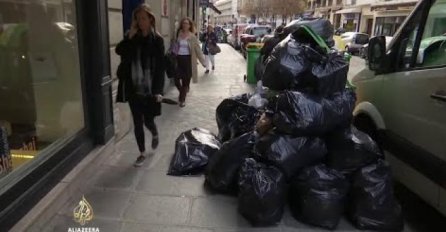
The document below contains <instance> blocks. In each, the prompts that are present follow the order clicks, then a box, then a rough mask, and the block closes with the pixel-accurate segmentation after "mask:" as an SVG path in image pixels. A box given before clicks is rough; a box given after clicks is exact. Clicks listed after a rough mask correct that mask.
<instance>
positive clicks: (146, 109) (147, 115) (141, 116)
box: [129, 97, 158, 152]
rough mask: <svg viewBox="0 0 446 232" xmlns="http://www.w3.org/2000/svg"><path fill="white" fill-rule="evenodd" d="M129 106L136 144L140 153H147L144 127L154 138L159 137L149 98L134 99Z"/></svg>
mask: <svg viewBox="0 0 446 232" xmlns="http://www.w3.org/2000/svg"><path fill="white" fill-rule="evenodd" d="M129 105H130V110H131V112H132V116H133V125H134V127H135V128H134V131H135V137H136V143H137V144H138V148H139V151H140V152H145V151H146V146H145V138H144V125H145V126H146V127H147V129H149V131H150V132H151V133H152V135H153V136H158V129H157V128H156V125H155V116H154V115H153V112H151V109H150V106H149V105H150V104H149V101H148V99H147V98H144V97H133V98H131V99H130V100H129Z"/></svg>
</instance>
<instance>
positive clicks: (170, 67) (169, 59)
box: [164, 40, 179, 78]
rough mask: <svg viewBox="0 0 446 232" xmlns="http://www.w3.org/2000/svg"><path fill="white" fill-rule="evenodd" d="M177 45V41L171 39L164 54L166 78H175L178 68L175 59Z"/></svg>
mask: <svg viewBox="0 0 446 232" xmlns="http://www.w3.org/2000/svg"><path fill="white" fill-rule="evenodd" d="M178 50H179V45H178V42H176V41H174V40H172V42H171V43H170V47H169V49H168V50H167V53H166V55H165V57H164V58H165V64H166V75H167V77H168V78H175V77H176V75H177V69H178V61H177V55H178Z"/></svg>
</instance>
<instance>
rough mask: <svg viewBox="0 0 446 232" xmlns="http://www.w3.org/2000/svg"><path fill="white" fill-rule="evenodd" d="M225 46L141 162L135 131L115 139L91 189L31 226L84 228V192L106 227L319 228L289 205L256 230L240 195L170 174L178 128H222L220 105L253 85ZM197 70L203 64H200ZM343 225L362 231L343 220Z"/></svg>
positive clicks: (160, 231)
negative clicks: (78, 210)
mask: <svg viewBox="0 0 446 232" xmlns="http://www.w3.org/2000/svg"><path fill="white" fill-rule="evenodd" d="M221 48H222V53H221V54H219V55H218V56H217V57H216V61H217V65H216V70H215V71H214V72H211V74H209V75H207V76H206V75H204V74H203V75H202V76H201V77H200V81H199V83H198V84H192V86H191V90H190V93H189V96H188V99H187V105H186V107H185V108H179V107H176V106H168V105H163V107H164V108H163V115H162V116H161V117H159V118H158V119H157V123H158V127H159V130H160V136H161V138H160V146H159V148H158V150H157V151H156V153H155V154H154V155H153V156H152V158H151V159H149V160H148V162H146V163H145V165H144V166H143V167H141V168H134V167H133V162H134V160H135V159H136V157H137V156H138V150H137V146H136V142H135V141H134V135H133V133H130V134H128V135H127V136H126V137H125V138H124V139H123V140H121V141H120V142H119V143H118V144H117V145H116V152H115V153H113V154H110V157H109V159H108V160H106V162H105V163H103V164H102V165H101V167H100V169H99V170H97V173H96V174H95V175H94V176H91V178H90V179H88V180H86V181H85V184H86V185H88V188H87V189H88V190H87V191H85V192H78V193H76V195H78V197H79V198H76V199H70V200H69V201H68V202H66V204H65V205H64V207H62V208H61V209H60V211H59V212H58V214H57V215H54V217H53V218H52V219H51V221H50V222H49V223H47V224H46V227H45V228H33V230H32V231H68V228H69V227H80V225H79V224H77V223H76V222H75V221H74V220H73V209H74V208H75V207H76V206H77V205H78V202H79V200H80V199H81V197H82V195H85V198H86V199H87V201H88V202H89V203H90V204H91V206H92V208H93V210H94V219H93V221H91V222H90V223H88V224H87V225H86V227H99V229H100V231H101V232H119V231H122V232H142V231H145V232H155V231H156V232H180V231H181V232H236V231H247V232H249V231H259V232H266V231H268V232H276V231H282V232H291V231H321V229H318V228H312V227H309V226H306V225H303V224H301V223H299V222H297V221H296V220H294V219H293V218H292V217H291V216H290V214H289V212H287V213H286V214H285V215H284V218H283V220H282V223H281V224H280V225H279V226H278V227H272V228H258V229H254V228H252V227H251V226H250V224H249V223H248V222H247V221H246V220H245V219H243V217H241V216H240V215H239V214H238V212H237V198H232V197H227V196H222V195H211V194H209V193H207V192H205V190H204V188H203V182H204V177H203V176H200V177H171V176H167V175H166V172H167V169H168V166H169V162H170V159H171V156H172V154H173V152H174V144H175V139H176V138H177V137H178V135H179V134H180V133H181V132H183V131H185V130H188V129H191V128H193V127H203V128H207V129H210V130H211V131H213V132H215V133H217V126H216V122H215V108H216V107H217V105H218V104H219V103H220V102H221V101H222V100H223V99H224V98H226V97H228V96H231V95H235V94H240V93H244V92H248V91H251V89H252V88H251V87H250V86H248V85H247V84H246V83H244V82H243V75H244V74H245V72H246V71H245V70H246V62H245V60H244V59H243V57H242V56H241V55H240V54H239V53H237V52H236V51H235V50H233V49H232V48H231V47H229V46H228V45H221ZM199 73H204V70H203V69H202V68H200V69H199ZM177 96H178V93H177V91H176V89H172V90H171V91H170V92H169V93H167V97H170V98H174V99H176V98H177ZM146 135H149V133H146ZM146 138H147V137H146ZM148 138H149V139H146V140H147V144H148V145H147V147H150V146H149V141H150V136H148ZM337 231H356V230H355V229H354V228H353V227H352V226H351V225H350V224H349V223H347V222H346V221H345V220H343V221H342V222H341V224H340V225H339V227H338V230H337Z"/></svg>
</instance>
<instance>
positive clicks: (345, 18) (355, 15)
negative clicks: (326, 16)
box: [336, 8, 362, 32]
mask: <svg viewBox="0 0 446 232" xmlns="http://www.w3.org/2000/svg"><path fill="white" fill-rule="evenodd" d="M361 12H362V9H361V8H347V9H342V10H338V11H336V14H340V15H342V16H341V23H342V28H344V29H345V31H353V32H357V31H358V30H359V25H360V21H361Z"/></svg>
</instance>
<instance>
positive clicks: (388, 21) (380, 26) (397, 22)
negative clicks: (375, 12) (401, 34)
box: [374, 16, 406, 36]
mask: <svg viewBox="0 0 446 232" xmlns="http://www.w3.org/2000/svg"><path fill="white" fill-rule="evenodd" d="M405 19H406V16H383V17H376V18H375V31H374V35H375V36H380V35H383V36H393V35H394V34H395V32H396V31H397V30H398V28H400V26H401V24H402V23H403V22H404V20H405Z"/></svg>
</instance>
